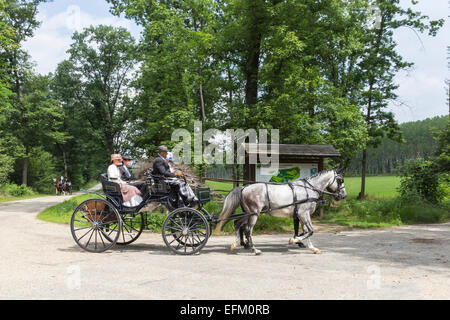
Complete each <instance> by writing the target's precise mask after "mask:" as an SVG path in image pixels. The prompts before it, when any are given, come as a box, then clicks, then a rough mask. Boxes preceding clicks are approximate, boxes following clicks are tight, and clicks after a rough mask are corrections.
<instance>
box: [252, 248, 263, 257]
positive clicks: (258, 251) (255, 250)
mask: <svg viewBox="0 0 450 320" xmlns="http://www.w3.org/2000/svg"><path fill="white" fill-rule="evenodd" d="M253 253H254V254H255V256H259V255H260V254H261V253H262V251H261V250H258V249H253Z"/></svg>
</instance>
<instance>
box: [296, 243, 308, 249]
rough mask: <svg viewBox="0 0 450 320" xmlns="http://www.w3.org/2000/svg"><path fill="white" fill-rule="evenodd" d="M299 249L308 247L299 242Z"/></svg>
mask: <svg viewBox="0 0 450 320" xmlns="http://www.w3.org/2000/svg"><path fill="white" fill-rule="evenodd" d="M297 245H298V247H299V248H306V246H305V245H304V244H303V242H299V243H297Z"/></svg>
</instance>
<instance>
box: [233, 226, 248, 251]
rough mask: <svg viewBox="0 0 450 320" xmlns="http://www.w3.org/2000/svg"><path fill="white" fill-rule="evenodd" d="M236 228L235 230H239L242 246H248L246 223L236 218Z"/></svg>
mask: <svg viewBox="0 0 450 320" xmlns="http://www.w3.org/2000/svg"><path fill="white" fill-rule="evenodd" d="M234 228H235V230H239V239H240V244H241V246H244V247H245V246H246V245H247V244H246V242H245V241H244V225H243V223H242V222H241V221H238V220H236V221H235V222H234Z"/></svg>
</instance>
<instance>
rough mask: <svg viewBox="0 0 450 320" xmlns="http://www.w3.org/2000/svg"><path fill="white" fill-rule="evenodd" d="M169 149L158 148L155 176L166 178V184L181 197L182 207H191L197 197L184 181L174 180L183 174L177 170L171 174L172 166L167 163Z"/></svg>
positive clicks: (154, 169) (154, 166)
mask: <svg viewBox="0 0 450 320" xmlns="http://www.w3.org/2000/svg"><path fill="white" fill-rule="evenodd" d="M168 152H169V149H167V147H166V146H160V147H159V148H158V156H157V157H156V158H155V160H154V161H153V170H152V174H153V175H160V176H163V177H165V178H166V182H167V183H168V184H169V185H170V188H171V189H172V190H173V191H174V192H176V193H177V194H178V195H179V196H180V200H181V201H179V204H180V205H189V204H192V203H193V202H195V201H197V197H196V196H195V194H194V192H193V191H192V189H191V187H190V186H189V185H188V184H187V183H186V182H184V181H181V180H179V179H174V178H176V177H181V176H182V175H183V172H182V171H180V170H175V172H173V173H172V172H171V170H170V166H169V164H168V163H167V162H168V161H167V159H166V158H167V154H168Z"/></svg>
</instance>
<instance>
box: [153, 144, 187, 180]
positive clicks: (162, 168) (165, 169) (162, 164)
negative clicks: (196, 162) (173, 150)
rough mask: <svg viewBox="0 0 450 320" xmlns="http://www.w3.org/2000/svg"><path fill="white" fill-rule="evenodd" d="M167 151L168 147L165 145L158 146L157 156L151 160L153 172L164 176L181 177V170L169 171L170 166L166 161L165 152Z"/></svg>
mask: <svg viewBox="0 0 450 320" xmlns="http://www.w3.org/2000/svg"><path fill="white" fill-rule="evenodd" d="M168 153H169V149H167V147H166V146H160V147H159V148H158V156H157V157H156V158H155V160H154V161H153V171H152V172H153V174H155V175H160V176H164V177H169V178H173V177H181V176H182V175H183V172H181V171H179V170H176V171H175V172H173V173H172V172H171V171H170V166H169V164H168V163H167V162H168V161H167V159H166V158H167V154H168Z"/></svg>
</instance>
